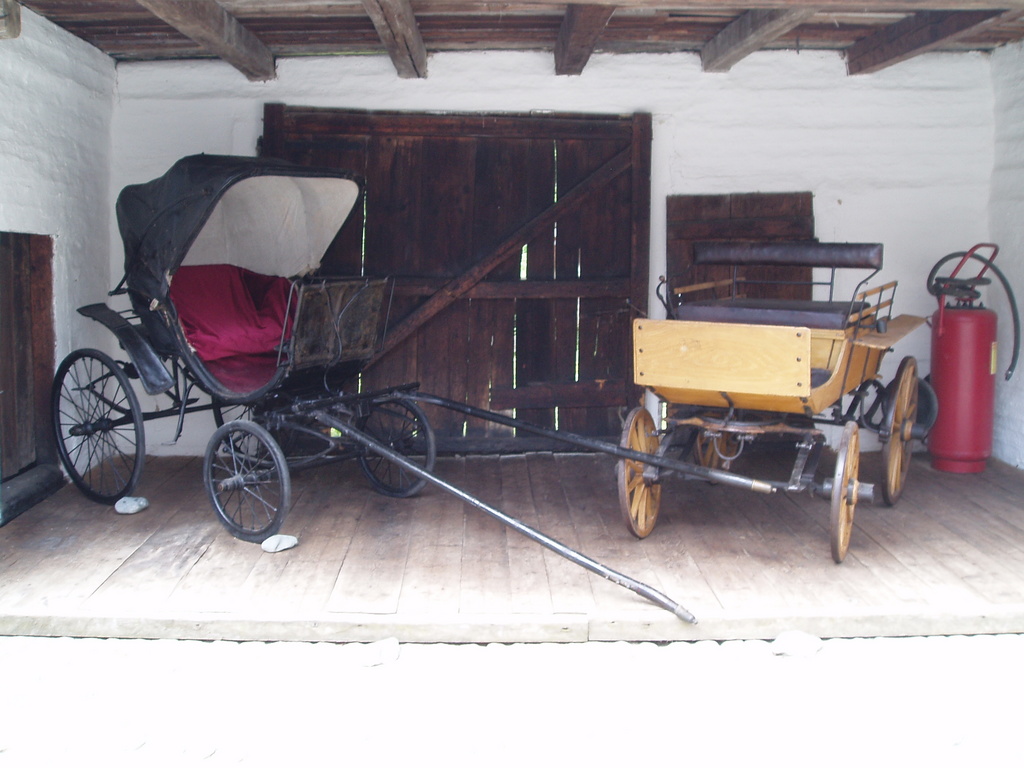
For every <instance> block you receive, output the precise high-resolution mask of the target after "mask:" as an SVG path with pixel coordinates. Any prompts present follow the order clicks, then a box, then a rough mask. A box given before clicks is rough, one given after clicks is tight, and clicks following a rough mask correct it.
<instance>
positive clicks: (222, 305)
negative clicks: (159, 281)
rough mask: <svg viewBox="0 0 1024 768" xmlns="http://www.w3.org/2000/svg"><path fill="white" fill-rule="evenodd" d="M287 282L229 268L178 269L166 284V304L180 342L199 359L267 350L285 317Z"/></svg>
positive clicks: (288, 330)
mask: <svg viewBox="0 0 1024 768" xmlns="http://www.w3.org/2000/svg"><path fill="white" fill-rule="evenodd" d="M290 288H291V281H289V280H288V279H287V278H284V277H271V276H268V275H261V274H258V273H256V272H251V271H249V270H248V269H243V268H241V267H235V266H232V265H230V264H203V265H198V266H190V267H180V268H179V269H178V271H177V272H176V273H175V274H174V279H173V280H172V281H171V302H172V303H173V304H174V307H175V309H177V311H178V319H179V320H180V321H181V326H182V328H183V329H184V331H185V338H187V339H188V342H189V344H191V345H192V348H193V349H195V351H196V354H197V355H198V356H199V359H200V360H204V361H209V360H219V359H222V358H226V357H231V356H234V355H241V354H245V355H251V354H261V353H266V352H272V351H273V350H275V349H276V348H277V346H278V344H280V343H281V329H282V328H285V325H286V320H287V328H286V333H285V338H288V337H289V336H290V334H291V321H290V318H286V315H287V311H288V291H289V290H290Z"/></svg>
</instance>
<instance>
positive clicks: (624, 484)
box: [618, 407, 661, 539]
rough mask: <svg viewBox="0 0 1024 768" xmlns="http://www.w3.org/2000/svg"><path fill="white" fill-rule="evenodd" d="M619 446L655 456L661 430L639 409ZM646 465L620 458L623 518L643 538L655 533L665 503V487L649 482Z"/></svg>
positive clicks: (619, 475)
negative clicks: (661, 508) (661, 507)
mask: <svg viewBox="0 0 1024 768" xmlns="http://www.w3.org/2000/svg"><path fill="white" fill-rule="evenodd" d="M619 445H620V446H621V447H622V448H629V449H630V450H631V451H641V452H643V453H651V454H654V453H657V452H658V447H659V445H660V440H659V438H658V430H657V429H656V428H655V426H654V419H653V418H652V417H651V414H650V413H648V411H647V409H646V408H643V407H638V408H634V409H633V410H632V411H630V412H629V415H628V416H627V417H626V423H625V426H624V427H623V429H622V439H621V440H620V441H619ZM646 466H647V465H646V464H644V463H643V462H642V461H635V460H632V459H620V460H619V463H618V485H619V506H620V508H621V510H622V516H623V518H624V519H625V520H626V525H627V526H629V529H630V530H631V531H632V532H633V533H634V534H635V535H636V536H637V537H638V538H641V539H642V538H644V537H645V536H647V534H649V533H650V532H651V531H652V530H654V523H655V521H657V519H658V507H659V506H660V504H661V484H660V483H656V482H653V483H652V482H649V481H648V480H647V479H646V478H645V477H644V469H645V468H646Z"/></svg>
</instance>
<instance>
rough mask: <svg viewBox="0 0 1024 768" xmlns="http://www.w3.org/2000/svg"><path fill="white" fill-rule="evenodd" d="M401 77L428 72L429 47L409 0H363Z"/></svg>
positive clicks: (420, 75)
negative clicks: (424, 41) (425, 43)
mask: <svg viewBox="0 0 1024 768" xmlns="http://www.w3.org/2000/svg"><path fill="white" fill-rule="evenodd" d="M362 3H363V8H365V9H366V13H367V15H369V17H370V20H371V21H372V22H373V26H374V28H375V29H376V30H377V34H378V35H379V36H380V41H381V43H383V44H384V48H385V50H387V52H388V55H389V56H390V57H391V63H392V64H394V65H395V70H396V71H397V72H398V76H399V77H404V78H416V77H426V76H427V47H426V45H424V43H423V36H422V35H421V34H420V29H419V25H418V24H417V22H416V15H415V14H414V13H413V10H412V4H411V3H410V2H409V0H362Z"/></svg>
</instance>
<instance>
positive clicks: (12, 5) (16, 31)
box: [0, 0, 21, 40]
mask: <svg viewBox="0 0 1024 768" xmlns="http://www.w3.org/2000/svg"><path fill="white" fill-rule="evenodd" d="M20 34H21V6H20V5H18V4H17V3H16V2H15V1H14V0H0V40H13V39H14V38H16V37H17V36H18V35H20Z"/></svg>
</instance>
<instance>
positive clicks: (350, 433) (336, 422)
mask: <svg viewBox="0 0 1024 768" xmlns="http://www.w3.org/2000/svg"><path fill="white" fill-rule="evenodd" d="M312 415H313V416H315V417H316V419H317V420H318V421H320V422H322V423H323V424H324V425H326V426H328V427H333V428H334V429H336V430H338V431H339V432H341V433H342V434H343V435H345V437H348V438H350V439H351V440H353V441H354V442H356V443H358V444H359V445H361V446H363V447H364V448H367V449H369V450H371V451H373V452H374V453H376V454H379V455H380V456H383V457H384V458H385V459H387V460H388V461H391V462H393V463H395V464H397V465H398V466H400V467H402V469H404V470H406V471H407V472H410V473H412V474H414V475H416V476H417V477H421V478H423V479H424V480H426V481H427V482H430V483H433V484H434V485H436V486H437V487H438V488H441V489H442V490H445V491H447V492H448V493H450V494H452V495H453V496H457V497H458V498H460V499H462V500H463V501H465V502H466V503H467V504H471V505H473V506H474V507H476V508H477V509H479V510H481V511H482V512H486V513H487V514H488V515H490V516H491V517H493V518H495V519H496V520H498V521H500V522H501V523H503V524H505V525H507V526H508V527H509V528H512V529H513V530H516V531H518V532H519V533H521V534H523V535H524V536H526V537H527V538H529V539H532V540H533V541H535V542H537V543H538V544H541V545H542V546H545V547H547V548H548V549H550V550H551V551H552V552H555V553H557V554H559V555H561V556H562V557H564V558H566V559H567V560H569V561H571V562H573V563H575V564H576V565H579V566H581V567H583V568H586V569H587V570H588V571H591V572H592V573H596V574H597V575H598V576H603V577H604V578H606V579H608V580H609V581H611V582H614V583H615V584H618V585H619V586H621V587H625V588H626V589H628V590H630V591H632V592H635V593H636V594H638V595H640V596H641V597H645V598H647V599H648V600H650V601H651V602H652V603H654V604H655V605H658V606H659V607H661V608H664V609H665V610H667V611H669V612H671V613H673V614H675V615H676V616H678V617H679V618H680V619H682V620H683V621H686V622H689V623H690V624H696V623H697V619H696V618H695V617H694V615H693V614H692V613H690V612H689V611H688V610H686V609H685V608H684V607H683V606H681V605H680V604H679V603H677V602H675V601H674V600H672V599H670V598H668V597H666V596H665V595H663V594H662V593H661V592H659V591H658V590H656V589H654V588H653V587H650V586H648V585H647V584H644V583H642V582H639V581H637V580H636V579H633V578H631V577H629V576H626V575H625V574H622V573H619V572H618V571H615V570H612V569H611V568H609V567H607V566H605V565H602V564H601V563H599V562H597V561H596V560H592V559H590V558H589V557H587V556H586V555H583V554H581V553H579V552H577V551H575V550H574V549H570V548H569V547H567V546H565V545H564V544H562V543H561V542H559V541H556V540H555V539H552V538H551V537H550V536H546V535H545V534H543V533H541V532H540V531H538V530H535V529H533V528H531V527H530V526H528V525H526V524H525V523H523V522H522V521H521V520H517V519H516V518H514V517H510V516H509V515H506V514H505V513H504V512H502V511H501V510H499V509H495V508H494V507H492V506H490V505H489V504H486V503H485V502H483V501H481V500H480V499H478V498H476V497H474V496H471V495H470V494H468V493H466V492H465V491H463V490H462V489H461V488H457V487H455V486H454V485H452V484H451V483H448V482H446V481H444V480H442V479H441V478H439V477H437V476H436V475H433V474H431V473H430V472H427V471H426V470H425V469H423V468H422V467H420V466H419V465H417V464H415V463H413V462H412V461H409V459H407V458H406V457H405V456H402V455H401V454H399V453H395V452H394V451H392V450H390V449H389V448H387V447H385V446H384V445H381V444H380V443H378V442H377V441H376V440H374V439H373V438H371V437H369V436H367V435H366V434H365V433H363V432H361V431H360V430H358V429H356V428H355V427H353V426H352V425H351V424H349V423H347V422H345V421H342V420H341V419H338V418H335V417H334V416H332V415H331V414H330V413H328V412H327V411H323V410H314V411H312Z"/></svg>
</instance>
